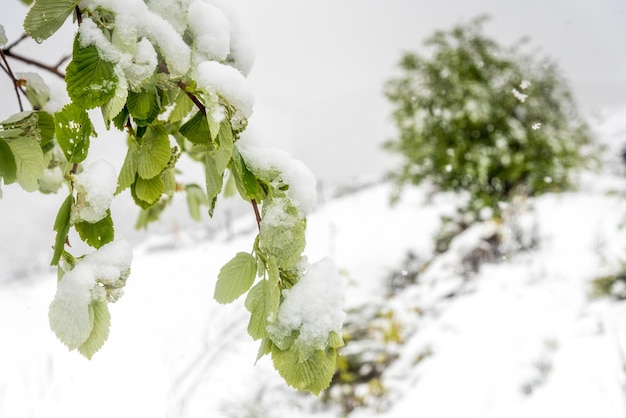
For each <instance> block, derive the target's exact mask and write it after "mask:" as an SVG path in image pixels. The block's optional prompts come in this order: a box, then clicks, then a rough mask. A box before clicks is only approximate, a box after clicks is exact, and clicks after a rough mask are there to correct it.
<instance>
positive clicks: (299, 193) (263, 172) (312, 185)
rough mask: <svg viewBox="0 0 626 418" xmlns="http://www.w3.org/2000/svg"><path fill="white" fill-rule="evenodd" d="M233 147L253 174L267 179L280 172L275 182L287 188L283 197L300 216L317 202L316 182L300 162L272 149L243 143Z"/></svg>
mask: <svg viewBox="0 0 626 418" xmlns="http://www.w3.org/2000/svg"><path fill="white" fill-rule="evenodd" d="M237 147H238V149H239V152H241V155H242V156H243V159H244V161H245V162H246V165H247V166H248V168H250V170H252V172H253V173H254V174H255V175H257V176H259V177H263V178H267V177H268V175H270V173H272V172H273V171H278V172H279V173H280V175H279V176H278V178H277V179H276V180H275V181H277V182H282V183H284V184H287V185H288V186H289V189H288V190H287V196H289V198H290V199H291V201H292V202H293V204H294V205H295V206H296V208H298V210H300V211H301V212H302V214H303V215H307V214H309V213H311V212H312V211H313V209H315V207H316V206H317V201H318V196H317V181H316V180H315V176H314V175H313V173H312V172H311V170H309V168H308V167H307V166H306V165H305V164H304V163H303V162H301V161H300V160H297V159H295V158H292V157H291V156H290V155H289V154H287V153H286V152H284V151H280V150H276V149H272V148H266V147H260V146H256V145H251V144H245V143H238V145H237Z"/></svg>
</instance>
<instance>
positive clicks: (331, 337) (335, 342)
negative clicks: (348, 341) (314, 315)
mask: <svg viewBox="0 0 626 418" xmlns="http://www.w3.org/2000/svg"><path fill="white" fill-rule="evenodd" d="M344 345H345V344H344V342H343V338H342V337H341V335H339V334H338V333H336V332H335V331H331V332H330V333H329V334H328V346H329V347H331V348H339V347H343V346H344Z"/></svg>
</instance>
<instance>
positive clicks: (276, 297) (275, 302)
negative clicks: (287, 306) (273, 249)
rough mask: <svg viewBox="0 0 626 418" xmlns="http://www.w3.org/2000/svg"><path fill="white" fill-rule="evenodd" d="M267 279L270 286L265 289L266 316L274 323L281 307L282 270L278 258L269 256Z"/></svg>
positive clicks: (268, 320) (268, 321) (267, 319)
mask: <svg viewBox="0 0 626 418" xmlns="http://www.w3.org/2000/svg"><path fill="white" fill-rule="evenodd" d="M267 280H268V286H267V288H266V289H265V318H266V321H267V323H270V324H271V323H273V322H274V321H276V317H277V316H278V308H279V307H280V287H279V281H280V271H279V270H278V264H277V263H276V259H275V258H274V257H272V256H270V257H269V260H268V263H267Z"/></svg>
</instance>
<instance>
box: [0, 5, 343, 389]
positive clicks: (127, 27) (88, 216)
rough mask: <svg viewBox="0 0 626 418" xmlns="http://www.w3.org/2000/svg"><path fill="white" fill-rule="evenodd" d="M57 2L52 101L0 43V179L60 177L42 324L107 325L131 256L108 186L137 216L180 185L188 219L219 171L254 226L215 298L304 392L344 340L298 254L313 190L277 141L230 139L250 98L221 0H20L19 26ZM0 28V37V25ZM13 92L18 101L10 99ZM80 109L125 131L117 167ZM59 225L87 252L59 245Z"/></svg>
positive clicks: (248, 56)
mask: <svg viewBox="0 0 626 418" xmlns="http://www.w3.org/2000/svg"><path fill="white" fill-rule="evenodd" d="M70 16H72V17H73V19H74V21H75V23H76V25H77V30H76V35H75V39H74V43H73V47H72V55H71V60H70V62H69V63H68V64H67V67H66V68H65V74H62V73H61V72H60V71H59V67H60V64H59V66H57V67H56V68H48V69H49V70H50V71H52V72H54V73H55V74H56V75H60V76H63V77H64V78H65V82H66V88H67V93H68V96H69V99H70V103H69V104H67V105H65V106H64V107H63V108H62V109H60V110H58V111H56V112H55V113H54V114H51V113H48V112H47V111H45V110H41V109H45V108H46V104H47V103H48V102H49V100H51V97H50V90H49V89H48V88H47V86H46V85H45V83H44V82H43V80H42V78H41V77H39V76H38V75H37V74H30V73H28V74H26V73H25V74H21V75H18V76H19V79H17V78H15V77H16V76H15V75H13V73H12V72H11V71H10V67H9V64H8V61H6V59H4V58H5V57H4V55H3V56H2V57H3V69H5V72H6V73H7V74H8V75H9V77H11V78H12V81H13V82H14V83H15V84H16V94H17V98H18V101H19V106H20V112H19V113H17V114H15V115H13V116H11V117H9V118H8V119H6V120H4V121H3V122H0V180H1V181H4V183H6V184H9V183H13V182H17V183H19V184H20V186H22V188H23V189H25V190H26V191H35V190H40V191H41V192H44V193H52V192H56V191H58V190H59V189H60V188H61V186H62V185H63V183H65V185H66V186H67V189H68V195H67V197H66V198H65V200H64V201H63V203H62V205H61V207H60V208H59V211H58V214H57V217H56V220H55V222H54V231H55V232H56V239H55V243H54V253H53V256H52V265H57V266H58V272H59V283H58V289H57V294H56V296H55V298H54V300H53V302H52V304H51V305H50V311H49V317H50V325H51V327H52V329H53V330H54V332H55V333H56V335H57V336H58V337H59V339H60V340H61V341H63V343H65V344H66V345H67V346H68V347H69V348H70V349H78V350H79V352H81V353H82V354H83V355H85V356H86V357H88V358H91V356H92V355H93V354H94V353H95V352H96V351H97V350H98V349H99V348H100V347H101V346H102V344H103V343H104V342H105V340H106V339H107V336H108V332H109V321H110V315H109V311H108V303H109V302H115V301H117V300H118V299H119V297H120V296H121V295H122V288H123V287H124V285H125V283H126V279H127V278H128V276H129V272H130V261H131V257H130V255H129V254H131V250H130V248H129V246H128V244H126V243H125V241H121V240H119V239H116V237H115V229H114V224H113V217H112V215H111V209H110V207H111V202H112V200H113V199H114V197H115V195H117V194H119V193H122V192H124V191H125V190H126V189H130V194H131V196H132V198H133V200H134V201H135V203H136V204H137V206H139V207H140V208H141V209H142V214H141V215H140V221H139V223H138V224H139V225H141V226H145V225H147V224H148V223H149V222H151V221H155V220H157V219H158V217H159V215H160V213H161V212H162V211H163V210H164V209H165V207H166V206H167V205H168V204H169V203H170V202H171V201H172V197H173V195H174V193H176V192H178V191H184V192H186V193H187V201H188V203H189V209H190V213H191V214H192V216H193V217H194V218H199V217H200V208H201V207H206V208H207V209H208V213H209V214H210V215H211V216H212V215H213V212H214V208H215V205H216V202H217V198H218V196H219V195H220V193H221V192H222V189H223V187H224V183H225V181H227V180H228V181H231V182H232V183H234V185H235V186H236V188H237V190H238V191H239V193H240V195H241V197H242V199H244V200H245V201H247V202H250V204H251V206H252V208H251V215H254V216H255V219H256V221H257V225H258V228H259V234H258V236H257V238H256V239H255V241H254V244H253V246H252V249H251V251H250V253H244V252H239V253H237V255H236V256H235V257H234V258H233V259H232V260H231V261H230V262H228V263H227V264H226V265H225V266H224V267H223V268H222V270H221V271H220V273H219V276H218V280H217V284H216V287H215V299H216V300H217V301H218V302H220V303H230V302H232V301H234V300H235V299H237V298H238V297H240V296H243V295H246V302H245V306H246V308H247V310H248V311H249V312H250V324H249V326H248V330H249V333H250V335H251V336H252V338H254V339H255V340H261V348H260V350H259V356H262V355H264V354H271V356H272V359H273V362H274V366H275V368H276V369H277V370H278V371H279V373H280V374H281V375H282V376H283V377H284V379H285V380H286V381H287V383H288V384H290V385H291V386H293V387H295V388H298V389H301V390H306V391H310V392H313V393H316V394H317V393H319V392H320V391H321V390H323V389H324V388H326V387H327V386H328V384H329V382H330V379H331V378H332V375H333V373H334V370H335V360H336V356H337V352H336V350H337V348H338V347H340V346H341V345H342V344H343V341H342V339H341V327H342V323H343V316H344V315H343V311H342V310H341V299H342V298H341V283H340V282H341V280H340V278H339V275H338V273H337V270H336V268H335V267H334V264H333V263H332V262H330V261H329V260H328V259H323V260H321V261H319V262H317V263H313V264H308V261H306V257H304V255H303V252H304V249H305V246H306V240H305V231H306V224H307V215H308V214H309V213H310V212H311V211H312V210H313V208H314V206H315V203H316V201H317V192H316V186H315V178H314V177H313V175H312V174H311V173H310V172H309V171H308V169H307V168H306V167H304V166H303V165H302V163H300V162H298V161H294V160H293V159H291V158H290V157H288V156H287V155H285V154H283V153H280V152H277V151H269V150H265V149H262V148H254V147H241V146H240V145H239V144H238V140H239V137H240V134H241V132H242V131H243V130H244V129H245V128H246V125H247V120H248V118H249V117H250V116H251V115H252V112H253V108H254V102H255V97H254V93H253V91H252V87H251V84H250V82H249V81H248V79H247V78H246V75H247V73H248V71H249V70H250V67H251V63H252V60H253V55H252V53H251V50H250V48H249V46H248V45H249V41H248V40H246V38H245V35H244V34H243V32H242V31H241V29H240V28H239V26H238V24H237V22H236V19H234V18H233V15H232V13H231V12H230V11H229V10H228V3H227V2H221V1H213V0H146V1H144V0H82V1H79V0H61V1H59V0H35V1H34V3H33V4H32V7H31V8H30V11H29V12H28V14H27V15H26V18H25V20H24V29H25V30H26V33H27V34H28V35H30V36H31V37H32V38H33V39H34V40H35V41H37V42H39V43H41V42H43V41H44V40H46V39H47V38H49V37H50V36H52V35H53V34H54V33H55V32H56V31H57V30H58V29H59V28H60V27H61V26H62V25H63V24H64V23H65V22H66V20H67V19H68V17H70ZM18 42H19V41H18ZM0 43H1V44H2V45H5V44H6V43H7V39H6V36H5V34H4V30H3V29H2V27H1V26H0ZM15 45H16V44H13V45H12V46H11V48H12V47H13V46H15ZM68 49H69V46H68ZM21 89H23V90H22V91H21V92H20V90H21ZM22 93H23V94H24V96H25V97H26V98H27V100H28V101H29V102H30V104H31V106H32V109H33V110H30V111H24V109H23V105H22V102H21V96H20V94H22ZM91 109H98V110H99V113H100V114H101V115H102V118H103V120H104V124H105V126H106V128H107V129H112V128H117V129H118V130H122V131H125V132H126V133H127V135H128V141H127V148H126V149H125V151H126V157H125V160H124V163H123V165H122V168H121V170H120V172H119V173H116V171H115V169H114V168H113V166H112V165H111V164H110V163H109V162H107V161H105V160H97V161H95V162H93V163H91V164H86V162H89V160H88V159H89V158H91V157H96V158H97V157H98V156H94V155H93V152H90V144H91V141H92V140H93V138H95V137H96V136H97V133H96V129H95V126H96V125H95V124H94V123H92V120H91V117H92V114H91V113H89V112H88V111H89V110H91ZM182 155H186V156H188V157H190V158H191V159H192V160H194V161H197V162H198V163H199V164H200V165H201V166H202V167H203V170H204V172H205V179H206V181H205V184H204V185H203V186H199V185H197V184H180V183H179V179H178V177H177V174H178V170H177V162H178V160H179V158H180V157H181V156H182ZM72 229H74V230H75V231H76V232H77V233H78V235H79V237H80V238H81V239H82V240H83V241H84V242H85V243H87V244H88V245H89V246H91V247H93V248H94V249H95V251H94V252H93V253H91V254H88V255H85V256H82V257H76V256H74V255H72V254H71V253H70V247H71V245H70V242H69V238H68V234H69V232H70V230H72ZM257 279H258V280H257ZM304 305H306V306H304Z"/></svg>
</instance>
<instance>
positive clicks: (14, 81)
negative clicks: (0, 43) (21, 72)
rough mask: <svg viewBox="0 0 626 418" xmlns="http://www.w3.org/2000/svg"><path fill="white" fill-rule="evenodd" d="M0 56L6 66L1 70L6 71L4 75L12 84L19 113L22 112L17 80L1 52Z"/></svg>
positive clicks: (22, 107) (0, 51)
mask: <svg viewBox="0 0 626 418" xmlns="http://www.w3.org/2000/svg"><path fill="white" fill-rule="evenodd" d="M0 56H1V57H2V61H3V62H4V65H5V66H6V68H5V67H4V66H3V67H2V68H3V69H4V70H5V71H6V73H7V74H8V75H9V78H10V79H11V81H12V82H13V88H14V89H15V95H16V96H17V103H18V104H19V106H20V112H23V111H24V106H23V105H22V98H21V96H20V84H19V81H18V80H17V78H15V74H13V71H12V70H11V66H10V65H9V62H8V61H7V57H6V55H5V54H4V51H3V50H0Z"/></svg>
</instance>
